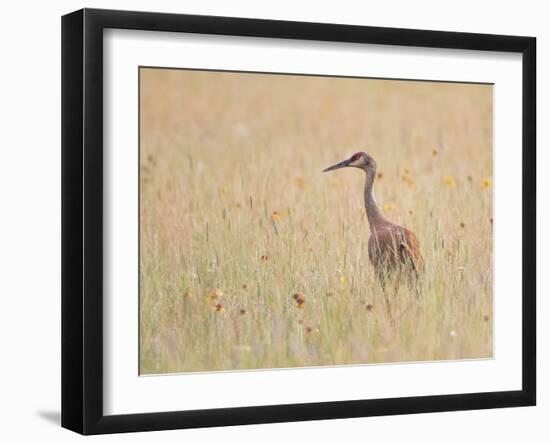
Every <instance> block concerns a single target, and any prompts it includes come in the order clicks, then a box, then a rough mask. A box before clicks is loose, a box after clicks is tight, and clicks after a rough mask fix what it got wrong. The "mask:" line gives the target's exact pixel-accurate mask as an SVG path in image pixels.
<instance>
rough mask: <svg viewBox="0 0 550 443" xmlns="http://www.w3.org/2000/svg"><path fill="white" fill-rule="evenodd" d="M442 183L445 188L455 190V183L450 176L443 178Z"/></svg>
mask: <svg viewBox="0 0 550 443" xmlns="http://www.w3.org/2000/svg"><path fill="white" fill-rule="evenodd" d="M443 183H445V186H447V187H448V188H456V181H455V179H454V178H453V177H451V176H450V175H446V176H445V178H444V179H443Z"/></svg>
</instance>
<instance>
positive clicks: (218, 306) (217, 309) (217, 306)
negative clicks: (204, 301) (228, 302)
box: [213, 303, 225, 312]
mask: <svg viewBox="0 0 550 443" xmlns="http://www.w3.org/2000/svg"><path fill="white" fill-rule="evenodd" d="M213 309H214V311H215V312H223V311H225V308H224V307H223V305H222V304H221V303H216V304H215V305H214V307H213Z"/></svg>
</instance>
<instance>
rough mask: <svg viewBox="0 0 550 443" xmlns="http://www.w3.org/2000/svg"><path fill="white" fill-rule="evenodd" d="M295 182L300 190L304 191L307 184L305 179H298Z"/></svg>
mask: <svg viewBox="0 0 550 443" xmlns="http://www.w3.org/2000/svg"><path fill="white" fill-rule="evenodd" d="M295 181H296V186H298V188H299V189H304V186H305V184H306V182H305V180H304V178H303V177H296V179H295Z"/></svg>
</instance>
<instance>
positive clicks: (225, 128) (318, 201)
mask: <svg viewBox="0 0 550 443" xmlns="http://www.w3.org/2000/svg"><path fill="white" fill-rule="evenodd" d="M140 97H141V99H140V100H141V102H140V313H139V314H140V373H141V374H158V373H171V372H187V371H213V370H240V369H257V368H283V367H303V366H319V365H343V364H366V363H369V364H370V363H381V362H385V363H387V362H408V361H431V360H448V359H475V358H490V357H492V355H493V289H492V288H493V218H492V217H493V198H492V196H493V183H492V174H493V163H492V152H493V126H492V125H493V90H492V86H490V85H473V84H450V83H435V82H413V81H387V80H373V79H348V78H327V77H310V76H288V75H262V74H243V73H223V72H201V71H186V70H168V69H145V68H142V69H141V72H140ZM356 151H366V152H368V153H369V154H370V155H372V156H373V157H374V158H375V159H376V161H377V164H378V176H377V179H376V182H375V184H374V191H375V193H376V198H377V201H378V204H379V206H380V207H381V209H382V210H383V211H384V214H385V216H386V217H387V218H388V219H390V220H391V221H394V222H396V223H398V224H400V225H402V226H405V227H407V228H409V229H411V230H412V231H413V232H414V233H415V234H416V235H417V237H418V239H419V240H420V244H421V252H422V255H423V257H424V261H425V270H424V274H423V276H422V289H421V302H420V303H419V304H416V303H415V302H414V300H413V298H412V297H411V294H410V293H409V292H410V291H409V290H408V288H407V287H406V286H404V287H402V288H401V289H400V291H399V293H398V294H396V295H394V296H393V297H392V300H391V303H392V310H393V312H394V313H396V317H397V320H396V321H395V322H391V321H390V319H389V317H388V315H387V312H386V310H385V308H384V299H383V294H382V290H381V288H380V285H379V284H378V281H377V280H376V278H375V275H374V272H373V269H372V266H371V265H370V263H369V260H368V252H367V242H368V238H369V226H368V222H367V218H366V214H365V209H364V202H363V185H364V180H365V177H364V173H363V172H362V171H360V170H356V169H352V168H346V169H341V170H338V171H334V172H331V173H325V174H323V173H321V171H322V170H323V169H324V168H326V167H327V166H330V165H332V164H334V163H336V162H339V161H341V160H344V159H346V158H348V157H349V156H350V155H351V154H353V153H354V152H356ZM295 294H299V295H295Z"/></svg>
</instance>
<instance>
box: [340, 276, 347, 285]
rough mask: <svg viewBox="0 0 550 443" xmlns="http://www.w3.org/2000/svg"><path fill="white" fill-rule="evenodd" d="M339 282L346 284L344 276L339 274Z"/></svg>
mask: <svg viewBox="0 0 550 443" xmlns="http://www.w3.org/2000/svg"><path fill="white" fill-rule="evenodd" d="M340 283H342V284H343V285H344V284H346V277H344V276H343V275H341V276H340Z"/></svg>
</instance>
